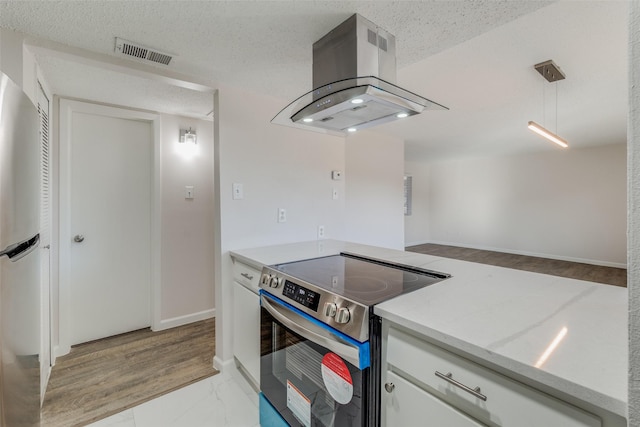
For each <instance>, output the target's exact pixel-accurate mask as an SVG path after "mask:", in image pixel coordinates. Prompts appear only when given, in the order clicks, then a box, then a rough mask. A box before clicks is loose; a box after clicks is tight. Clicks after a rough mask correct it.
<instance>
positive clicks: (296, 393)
mask: <svg viewBox="0 0 640 427" xmlns="http://www.w3.org/2000/svg"><path fill="white" fill-rule="evenodd" d="M287 408H289V409H290V410H291V412H293V415H295V417H296V418H297V419H298V421H300V422H301V423H302V424H303V425H304V426H305V427H311V400H309V398H308V397H307V396H305V395H304V394H302V392H301V391H300V390H298V389H297V388H296V386H294V385H293V384H292V383H291V381H289V380H287Z"/></svg>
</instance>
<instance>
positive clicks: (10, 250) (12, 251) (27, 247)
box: [0, 233, 40, 262]
mask: <svg viewBox="0 0 640 427" xmlns="http://www.w3.org/2000/svg"><path fill="white" fill-rule="evenodd" d="M38 243H40V233H38V234H36V235H35V236H33V237H32V238H30V239H27V240H24V241H22V242H19V243H15V244H13V245H9V246H7V248H6V249H5V250H3V251H0V257H1V256H4V255H6V256H7V258H9V260H11V261H13V262H15V261H18V260H19V259H20V258H23V257H25V256H27V255H29V254H30V253H31V252H33V250H34V249H35V248H37V247H38Z"/></svg>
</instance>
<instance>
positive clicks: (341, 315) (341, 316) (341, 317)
mask: <svg viewBox="0 0 640 427" xmlns="http://www.w3.org/2000/svg"><path fill="white" fill-rule="evenodd" d="M349 319H351V313H349V309H348V308H347V307H342V308H340V309H339V310H338V314H336V322H338V323H347V322H348V321H349Z"/></svg>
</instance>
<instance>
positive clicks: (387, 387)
mask: <svg viewBox="0 0 640 427" xmlns="http://www.w3.org/2000/svg"><path fill="white" fill-rule="evenodd" d="M395 388H396V386H395V384H393V383H386V384H385V385H384V389H385V390H387V393H391V392H392V391H393V389H395Z"/></svg>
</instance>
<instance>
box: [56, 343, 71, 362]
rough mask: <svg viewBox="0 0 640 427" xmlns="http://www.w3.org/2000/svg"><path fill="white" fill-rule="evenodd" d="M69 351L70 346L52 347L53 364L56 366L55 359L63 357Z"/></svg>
mask: <svg viewBox="0 0 640 427" xmlns="http://www.w3.org/2000/svg"><path fill="white" fill-rule="evenodd" d="M70 351H71V346H70V345H66V346H60V345H54V346H53V362H52V363H53V364H54V365H55V364H56V359H57V358H58V357H61V356H64V355H67V354H69V352H70Z"/></svg>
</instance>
